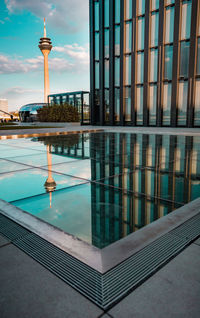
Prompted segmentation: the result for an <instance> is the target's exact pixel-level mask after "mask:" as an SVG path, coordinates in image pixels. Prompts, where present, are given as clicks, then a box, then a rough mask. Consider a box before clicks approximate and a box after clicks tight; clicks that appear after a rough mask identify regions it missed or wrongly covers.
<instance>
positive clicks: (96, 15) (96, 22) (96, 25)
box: [94, 1, 99, 31]
mask: <svg viewBox="0 0 200 318" xmlns="http://www.w3.org/2000/svg"><path fill="white" fill-rule="evenodd" d="M94 29H95V31H99V2H97V1H95V3H94Z"/></svg>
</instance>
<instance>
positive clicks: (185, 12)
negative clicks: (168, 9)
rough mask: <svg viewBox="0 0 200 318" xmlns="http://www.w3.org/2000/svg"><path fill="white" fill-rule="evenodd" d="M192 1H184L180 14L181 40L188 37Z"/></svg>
mask: <svg viewBox="0 0 200 318" xmlns="http://www.w3.org/2000/svg"><path fill="white" fill-rule="evenodd" d="M191 9H192V2H191V1H184V2H183V4H182V15H181V40H182V39H189V38H190V26H191Z"/></svg>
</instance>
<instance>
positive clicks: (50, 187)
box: [44, 145, 56, 208]
mask: <svg viewBox="0 0 200 318" xmlns="http://www.w3.org/2000/svg"><path fill="white" fill-rule="evenodd" d="M47 163H48V178H47V180H46V182H45V184H44V187H45V189H46V192H47V193H49V199H50V208H51V203H52V192H53V191H55V189H56V182H55V180H54V179H53V177H52V156H51V145H47Z"/></svg>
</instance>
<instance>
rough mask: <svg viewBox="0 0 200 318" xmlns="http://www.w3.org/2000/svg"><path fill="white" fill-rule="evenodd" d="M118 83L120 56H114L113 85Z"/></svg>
mask: <svg viewBox="0 0 200 318" xmlns="http://www.w3.org/2000/svg"><path fill="white" fill-rule="evenodd" d="M119 85H120V58H119V57H116V58H115V86H119Z"/></svg>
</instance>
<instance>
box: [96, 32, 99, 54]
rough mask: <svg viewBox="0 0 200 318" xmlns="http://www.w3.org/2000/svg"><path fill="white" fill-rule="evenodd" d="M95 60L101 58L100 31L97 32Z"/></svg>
mask: <svg viewBox="0 0 200 318" xmlns="http://www.w3.org/2000/svg"><path fill="white" fill-rule="evenodd" d="M95 60H99V33H98V32H95Z"/></svg>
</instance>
